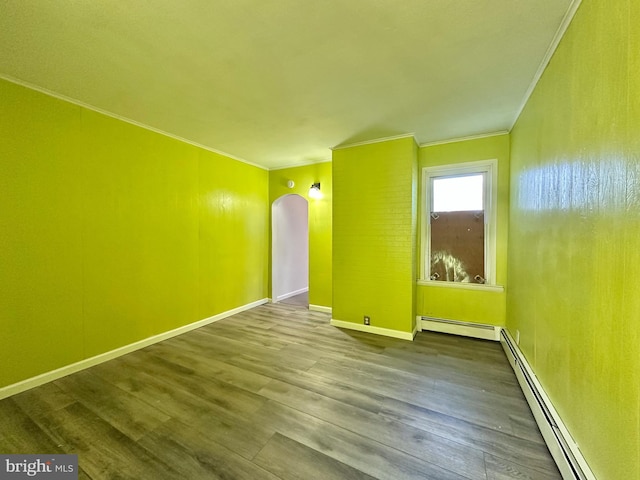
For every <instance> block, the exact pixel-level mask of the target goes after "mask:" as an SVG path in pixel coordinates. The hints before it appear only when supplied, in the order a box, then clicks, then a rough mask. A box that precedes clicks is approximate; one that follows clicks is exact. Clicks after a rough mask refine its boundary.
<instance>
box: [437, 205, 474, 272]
mask: <svg viewBox="0 0 640 480" xmlns="http://www.w3.org/2000/svg"><path fill="white" fill-rule="evenodd" d="M484 277H485V268H484V212H482V211H475V212H473V211H468V212H439V213H437V214H435V213H434V214H433V215H432V216H431V269H430V278H431V280H438V281H444V282H470V283H484Z"/></svg>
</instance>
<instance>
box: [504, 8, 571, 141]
mask: <svg viewBox="0 0 640 480" xmlns="http://www.w3.org/2000/svg"><path fill="white" fill-rule="evenodd" d="M581 3H582V0H573V1H572V2H571V5H569V8H568V9H567V12H566V13H565V15H564V17H563V18H562V22H560V26H559V27H558V30H556V34H555V35H554V37H553V40H551V44H549V48H547V52H546V53H545V55H544V57H543V59H542V62H540V66H539V67H538V70H537V71H536V74H535V75H534V76H533V80H531V84H530V85H529V88H528V89H527V91H526V92H525V94H524V97H523V98H522V102H521V103H520V106H519V107H518V110H517V111H516V115H515V117H514V118H513V122H512V123H511V127H510V128H509V131H511V130H512V129H513V127H514V126H515V124H516V122H517V121H518V119H519V118H520V115H521V114H522V111H523V110H524V107H525V106H526V105H527V102H529V98H530V97H531V95H532V94H533V91H534V90H535V89H536V86H537V85H538V82H539V81H540V78H542V75H543V74H544V71H545V70H546V69H547V66H548V65H549V62H551V58H552V57H553V54H554V53H556V50H557V49H558V45H560V41H561V40H562V37H564V34H565V33H566V31H567V29H568V28H569V25H570V24H571V21H572V20H573V17H574V16H575V14H576V12H577V11H578V7H580V4H581Z"/></svg>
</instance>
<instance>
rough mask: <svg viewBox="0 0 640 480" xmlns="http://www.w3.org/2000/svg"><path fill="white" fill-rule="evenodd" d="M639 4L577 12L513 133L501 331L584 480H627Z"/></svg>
mask: <svg viewBox="0 0 640 480" xmlns="http://www.w3.org/2000/svg"><path fill="white" fill-rule="evenodd" d="M638 25H640V2H638V1H637V0H619V1H616V2H596V1H583V2H582V5H581V6H580V9H579V10H578V12H577V14H576V16H575V17H574V19H573V22H572V24H571V26H570V27H569V29H568V31H567V33H566V34H565V36H564V38H563V39H562V41H561V43H560V45H559V48H558V49H557V51H556V53H555V55H554V57H553V59H552V61H551V63H550V64H549V66H548V67H547V70H546V71H545V73H544V75H543V77H542V78H541V80H540V82H539V83H538V85H537V87H536V89H535V91H534V93H533V95H532V96H531V98H530V99H529V101H528V103H527V105H526V108H525V109H524V111H523V113H522V115H521V116H520V118H519V120H518V122H517V124H516V126H515V128H514V129H513V131H512V138H511V141H512V150H511V216H510V231H509V295H508V302H507V313H508V316H507V319H508V321H507V326H508V328H509V330H510V332H511V333H512V334H515V332H516V331H519V332H520V338H521V340H520V347H521V349H522V350H523V352H524V354H525V355H526V356H527V359H528V360H529V362H530V363H531V365H532V366H533V368H534V370H535V372H536V375H537V376H538V378H539V380H540V382H541V383H542V385H543V386H544V388H545V390H546V391H547V392H548V394H549V396H550V398H551V400H552V402H553V403H554V405H555V407H556V409H557V410H558V412H559V413H560V415H561V416H562V418H563V420H564V422H565V423H566V424H567V426H568V428H569V430H570V431H571V433H572V435H573V436H574V438H575V440H576V441H577V443H578V445H579V446H580V449H581V450H582V452H583V454H584V455H585V457H586V460H587V462H588V463H589V465H590V466H591V468H592V470H593V471H594V473H595V475H596V477H597V478H601V479H639V478H640V283H639V282H640V280H639V279H640V100H639V99H640V29H638V28H637V26H638Z"/></svg>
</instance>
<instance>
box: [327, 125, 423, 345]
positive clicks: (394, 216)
mask: <svg viewBox="0 0 640 480" xmlns="http://www.w3.org/2000/svg"><path fill="white" fill-rule="evenodd" d="M416 208H417V146H416V144H415V141H414V139H413V137H404V138H399V139H395V140H388V141H381V142H377V143H371V144H366V145H359V146H352V147H347V148H340V149H336V150H334V151H333V312H332V313H333V315H332V316H333V318H334V319H335V320H338V321H341V322H346V323H347V324H353V326H354V327H356V326H358V327H359V328H360V329H364V328H363V317H364V316H365V315H368V316H370V317H371V327H374V328H373V329H371V330H375V329H385V330H383V331H380V330H378V333H382V332H384V333H386V334H392V335H397V334H398V333H400V334H404V337H408V338H411V335H412V332H413V331H414V328H415V272H416V261H415V260H416V235H415V233H416Z"/></svg>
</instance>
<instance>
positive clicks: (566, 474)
mask: <svg viewBox="0 0 640 480" xmlns="http://www.w3.org/2000/svg"><path fill="white" fill-rule="evenodd" d="M500 343H501V344H502V348H503V349H504V351H505V354H506V355H507V358H508V359H509V363H510V364H511V367H512V368H513V371H514V372H515V374H516V377H517V378H518V382H519V383H520V388H521V389H522V392H523V393H524V396H525V397H526V399H527V402H528V403H529V407H530V408H531V411H532V412H533V416H534V417H535V419H536V422H537V424H538V427H539V428H540V432H541V433H542V436H543V438H544V440H545V442H546V444H547V447H548V448H549V451H550V452H551V455H552V456H553V459H554V460H555V462H556V464H557V465H558V469H559V470H560V473H561V474H562V478H563V479H565V480H569V479H570V480H596V477H595V476H594V475H593V472H592V471H591V469H590V468H589V465H588V464H587V462H586V460H585V459H584V457H583V456H582V452H580V448H579V447H578V445H577V444H576V443H575V442H574V441H573V438H571V434H570V433H569V431H568V430H567V428H566V426H565V425H564V422H563V421H562V419H561V418H560V416H559V415H558V412H557V411H556V409H555V408H554V407H553V404H552V403H551V400H550V399H549V397H548V396H547V394H546V392H545V391H544V389H543V388H542V385H541V384H540V382H539V381H538V379H537V377H536V375H535V374H534V373H533V370H532V369H531V366H530V365H529V363H528V362H527V360H526V358H525V357H524V355H523V354H522V352H521V351H520V349H519V348H518V345H517V344H516V342H515V341H514V340H513V338H512V337H511V335H510V334H509V332H508V331H507V330H506V329H502V332H501V334H500Z"/></svg>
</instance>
